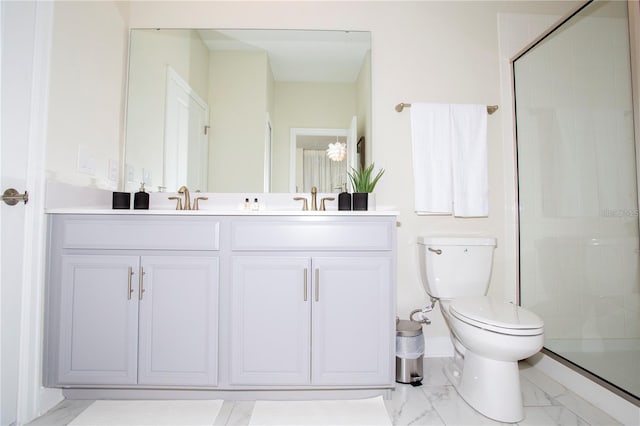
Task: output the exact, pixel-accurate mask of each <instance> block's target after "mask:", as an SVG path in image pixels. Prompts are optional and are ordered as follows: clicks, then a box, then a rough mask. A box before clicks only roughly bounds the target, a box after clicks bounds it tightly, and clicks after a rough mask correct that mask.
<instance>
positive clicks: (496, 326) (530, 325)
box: [449, 296, 544, 336]
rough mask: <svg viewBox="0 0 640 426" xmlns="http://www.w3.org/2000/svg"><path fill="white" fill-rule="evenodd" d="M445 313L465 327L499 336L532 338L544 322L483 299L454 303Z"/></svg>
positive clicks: (505, 304) (515, 308) (510, 306)
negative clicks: (461, 322)
mask: <svg viewBox="0 0 640 426" xmlns="http://www.w3.org/2000/svg"><path fill="white" fill-rule="evenodd" d="M449 312H450V314H451V315H452V316H454V317H456V318H457V319H459V320H460V321H463V322H465V323H467V324H470V325H473V326H475V327H478V328H482V329H485V330H489V331H493V332H496V333H501V334H508V335H513V336H535V335H539V334H542V333H543V328H544V322H543V321H542V320H541V319H540V317H538V316H537V315H536V314H534V313H533V312H531V311H528V310H527V309H524V308H522V307H520V306H517V305H514V304H513V303H508V302H499V301H495V300H492V299H491V298H490V297H487V296H481V297H464V298H459V299H454V300H452V301H451V304H450V306H449Z"/></svg>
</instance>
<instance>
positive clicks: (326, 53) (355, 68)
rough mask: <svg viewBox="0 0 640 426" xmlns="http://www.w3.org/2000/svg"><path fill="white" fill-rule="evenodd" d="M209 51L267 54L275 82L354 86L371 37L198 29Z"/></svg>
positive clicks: (360, 33) (354, 33)
mask: <svg viewBox="0 0 640 426" xmlns="http://www.w3.org/2000/svg"><path fill="white" fill-rule="evenodd" d="M198 33H199V35H200V37H201V38H202V41H203V42H204V43H205V44H206V45H207V47H209V49H210V50H245V51H266V52H267V54H268V55H269V62H270V63H271V70H272V72H273V78H274V79H275V80H276V81H292V82H330V83H353V82H354V81H355V80H356V79H357V77H358V74H359V72H360V68H361V67H362V62H363V60H364V58H365V55H366V53H367V51H369V50H370V49H371V34H370V33H369V32H366V31H310V30H199V31H198Z"/></svg>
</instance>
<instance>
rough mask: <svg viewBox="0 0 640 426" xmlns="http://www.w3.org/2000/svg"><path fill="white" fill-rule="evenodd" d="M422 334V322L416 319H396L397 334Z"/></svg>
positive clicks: (407, 335) (411, 335) (409, 335)
mask: <svg viewBox="0 0 640 426" xmlns="http://www.w3.org/2000/svg"><path fill="white" fill-rule="evenodd" d="M421 334H422V324H421V323H419V322H415V321H408V320H399V321H396V336H402V337H413V336H419V335H421Z"/></svg>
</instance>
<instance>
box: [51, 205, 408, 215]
mask: <svg viewBox="0 0 640 426" xmlns="http://www.w3.org/2000/svg"><path fill="white" fill-rule="evenodd" d="M45 212H46V213H47V214H87V215H98V214H108V215H137V216H138V215H142V216H144V215H153V216H398V214H399V213H398V212H397V211H391V210H367V211H359V210H327V211H301V210H259V211H254V210H165V209H153V210H134V209H110V208H87V207H76V208H74V207H67V208H54V209H47V210H46V211H45Z"/></svg>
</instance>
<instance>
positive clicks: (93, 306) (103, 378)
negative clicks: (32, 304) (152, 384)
mask: <svg viewBox="0 0 640 426" xmlns="http://www.w3.org/2000/svg"><path fill="white" fill-rule="evenodd" d="M138 262H139V258H138V257H137V256H105V255H99V256H97V255H73V256H62V270H61V271H62V275H61V279H62V283H61V292H62V295H61V296H62V297H61V319H60V349H59V350H60V354H59V357H58V359H59V367H58V381H59V383H60V384H63V385H64V384H88V385H90V384H100V385H104V384H109V385H129V384H135V383H136V382H137V361H138V298H137V289H136V287H137V286H135V285H134V282H137V273H138V265H139V263H138Z"/></svg>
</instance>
